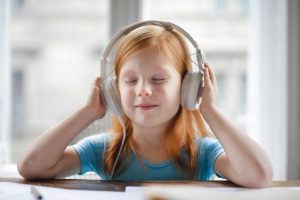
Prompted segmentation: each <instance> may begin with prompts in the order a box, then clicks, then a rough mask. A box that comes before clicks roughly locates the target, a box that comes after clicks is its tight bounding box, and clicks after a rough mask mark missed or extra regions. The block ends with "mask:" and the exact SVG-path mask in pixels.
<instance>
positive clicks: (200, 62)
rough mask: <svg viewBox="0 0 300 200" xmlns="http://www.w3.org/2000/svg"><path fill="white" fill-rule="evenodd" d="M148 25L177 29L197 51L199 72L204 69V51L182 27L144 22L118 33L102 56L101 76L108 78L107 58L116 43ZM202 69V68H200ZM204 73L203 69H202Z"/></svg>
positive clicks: (126, 27) (150, 21)
mask: <svg viewBox="0 0 300 200" xmlns="http://www.w3.org/2000/svg"><path fill="white" fill-rule="evenodd" d="M147 25H155V26H160V27H163V28H165V29H166V30H170V29H171V30H172V29H176V30H177V31H179V32H180V33H181V34H183V35H184V36H185V37H186V38H187V39H188V40H189V41H190V43H191V44H192V45H193V46H194V47H195V49H196V54H197V56H196V58H197V63H198V65H197V66H198V67H199V70H200V71H201V68H203V65H204V63H203V60H204V58H203V57H204V56H203V53H202V51H201V50H200V49H199V47H198V44H197V42H196V41H195V40H194V39H193V38H192V36H191V35H190V34H189V33H187V32H186V31H185V30H184V29H183V28H181V27H180V26H177V25H176V24H173V23H171V22H163V21H158V20H149V21H142V22H137V23H135V24H132V25H129V26H125V27H123V28H122V29H121V30H120V31H119V32H118V33H116V34H115V35H114V36H113V37H112V39H111V40H110V42H109V44H108V45H107V47H106V48H105V50H104V53H103V55H102V58H101V67H100V76H106V75H107V74H106V71H105V70H106V67H105V66H106V63H107V57H108V56H109V54H110V52H111V50H112V48H113V46H114V45H115V43H116V42H117V41H118V40H119V39H120V38H121V37H122V36H124V35H127V34H128V33H130V32H131V31H133V30H135V29H137V28H139V27H142V26H147ZM200 67H201V68H200ZM202 71H203V69H202Z"/></svg>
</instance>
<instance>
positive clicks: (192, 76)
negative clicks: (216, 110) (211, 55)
mask: <svg viewBox="0 0 300 200" xmlns="http://www.w3.org/2000/svg"><path fill="white" fill-rule="evenodd" d="M147 25H156V26H160V27H163V28H165V29H166V30H173V29H175V30H177V31H178V32H180V33H181V34H182V35H184V36H185V37H186V38H187V39H188V40H189V41H190V42H191V44H192V45H193V46H194V47H195V49H196V59H197V66H198V69H196V70H190V71H187V73H186V74H185V75H184V78H183V81H182V84H181V91H180V94H181V97H180V101H181V106H182V107H183V108H186V109H187V110H196V109H198V108H199V106H200V103H201V100H202V95H203V91H204V55H203V52H202V51H201V50H200V48H199V47H198V44H197V43H196V41H195V40H194V39H193V38H192V37H191V36H190V35H189V34H188V33H187V32H186V31H185V30H184V29H182V28H181V27H179V26H177V25H175V24H173V23H171V22H163V21H153V20H150V21H143V22H138V23H135V24H132V25H130V26H127V27H124V28H122V29H121V30H120V31H119V32H118V33H116V34H115V35H114V36H113V37H112V39H111V41H110V43H109V44H108V46H107V47H106V49H105V50H104V53H103V56H102V59H101V67H100V77H101V78H102V83H101V86H100V88H101V91H102V93H101V100H102V101H103V103H104V105H105V107H106V108H108V110H110V111H111V112H112V113H114V114H115V115H117V116H119V117H121V116H122V115H123V114H124V111H123V109H122V104H121V98H120V95H119V90H118V85H117V78H116V77H111V76H107V75H108V74H110V73H112V72H110V73H107V72H106V68H107V67H106V66H107V64H109V63H110V62H109V59H108V57H109V55H110V53H111V51H112V48H113V47H114V45H115V44H116V43H117V42H118V40H119V39H120V38H121V37H122V36H126V35H127V34H128V33H130V32H131V31H133V30H135V29H137V28H139V27H142V26H147Z"/></svg>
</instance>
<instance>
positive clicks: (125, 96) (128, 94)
mask: <svg viewBox="0 0 300 200" xmlns="http://www.w3.org/2000/svg"><path fill="white" fill-rule="evenodd" d="M119 89H120V99H121V103H122V106H123V108H124V107H126V105H128V102H132V99H133V98H134V95H133V92H132V91H131V90H130V89H128V88H126V87H119Z"/></svg>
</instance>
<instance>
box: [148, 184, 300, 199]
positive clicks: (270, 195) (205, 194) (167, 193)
mask: <svg viewBox="0 0 300 200" xmlns="http://www.w3.org/2000/svg"><path fill="white" fill-rule="evenodd" d="M146 196H148V199H149V200H151V199H166V200H197V199H199V200H203V199H209V200H220V199H222V200H253V199H255V200H277V199H278V200H279V199H280V200H285V199H288V200H300V187H273V188H263V189H248V188H205V187H199V186H176V185H174V186H166V187H163V188H162V187H159V186H157V187H150V188H148V189H147V191H146Z"/></svg>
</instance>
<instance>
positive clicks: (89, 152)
mask: <svg viewBox="0 0 300 200" xmlns="http://www.w3.org/2000/svg"><path fill="white" fill-rule="evenodd" d="M107 140H108V136H107V134H100V135H94V136H89V137H87V138H84V139H82V140H81V141H79V142H78V143H76V144H75V145H72V147H73V148H74V149H75V151H76V152H77V154H78V157H79V159H80V164H81V170H80V173H79V174H80V175H82V174H84V173H86V172H95V173H97V174H98V175H101V174H103V167H102V166H103V157H104V153H105V150H106V145H107Z"/></svg>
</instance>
